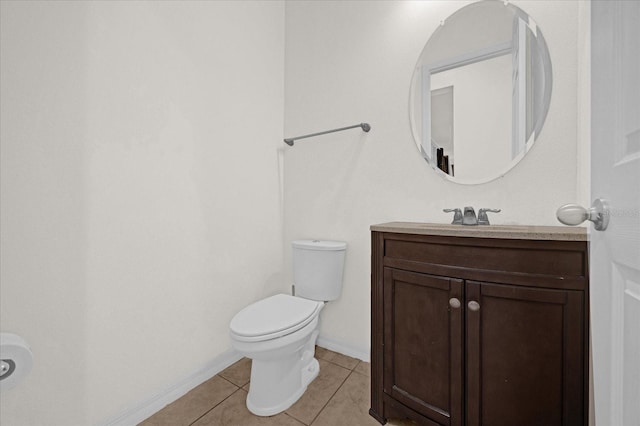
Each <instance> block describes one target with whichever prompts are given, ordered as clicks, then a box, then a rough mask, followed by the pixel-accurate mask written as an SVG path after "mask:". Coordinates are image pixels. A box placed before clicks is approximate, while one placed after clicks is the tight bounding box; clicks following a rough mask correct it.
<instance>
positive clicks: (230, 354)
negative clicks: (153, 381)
mask: <svg viewBox="0 0 640 426" xmlns="http://www.w3.org/2000/svg"><path fill="white" fill-rule="evenodd" d="M241 358H242V355H240V354H239V353H237V352H236V351H234V350H233V349H229V350H227V351H226V352H223V353H221V354H220V355H218V356H217V357H215V358H214V359H213V360H211V361H210V362H208V363H207V364H206V365H205V366H204V367H202V368H201V369H199V370H198V371H195V372H194V373H192V374H190V375H189V376H188V377H185V378H184V379H182V380H180V381H178V382H177V383H175V384H174V385H173V386H170V387H169V388H167V389H165V390H163V391H161V392H158V393H157V394H155V395H153V396H151V397H150V398H147V399H146V400H144V401H142V402H140V403H139V404H136V405H135V406H133V407H131V408H130V409H128V410H127V411H125V412H124V413H122V414H120V415H119V416H117V417H114V418H112V419H110V420H108V421H106V422H104V423H102V425H103V426H132V425H137V424H138V423H140V422H142V421H143V420H145V419H147V418H149V417H151V416H152V415H153V414H155V413H157V412H158V411H160V410H161V409H163V408H164V407H165V406H167V405H169V404H171V403H172V402H173V401H175V400H177V399H178V398H180V397H182V396H184V395H185V394H186V393H187V392H189V391H190V390H191V389H193V388H195V387H196V386H198V385H200V384H202V383H204V382H206V381H207V380H209V379H210V378H212V377H213V376H215V375H216V374H218V373H219V372H221V371H222V370H224V369H225V368H227V367H228V366H230V365H231V364H233V363H234V362H236V361H239V360H240V359H241Z"/></svg>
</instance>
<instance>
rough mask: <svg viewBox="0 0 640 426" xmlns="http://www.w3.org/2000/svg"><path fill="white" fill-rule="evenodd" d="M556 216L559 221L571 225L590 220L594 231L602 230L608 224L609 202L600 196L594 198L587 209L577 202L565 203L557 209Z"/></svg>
mask: <svg viewBox="0 0 640 426" xmlns="http://www.w3.org/2000/svg"><path fill="white" fill-rule="evenodd" d="M556 217H557V218H558V220H559V221H560V222H561V223H564V224H565V225H571V226H575V225H580V224H581V223H582V222H584V221H585V220H590V221H591V222H593V224H594V225H595V226H594V228H595V229H596V231H604V230H605V229H607V226H608V225H609V204H608V203H607V202H606V201H605V200H603V199H602V198H596V200H595V201H594V202H593V204H591V208H589V209H585V208H584V207H582V206H579V205H577V204H565V205H564V206H562V207H560V208H559V209H558V211H557V212H556Z"/></svg>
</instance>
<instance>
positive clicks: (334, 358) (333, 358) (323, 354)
mask: <svg viewBox="0 0 640 426" xmlns="http://www.w3.org/2000/svg"><path fill="white" fill-rule="evenodd" d="M316 358H317V359H324V360H325V361H329V362H332V363H334V364H338V365H339V366H340V367H344V368H348V369H349V370H353V369H354V368H355V366H356V365H358V362H360V361H359V360H357V359H355V358H351V357H350V356H346V355H342V354H339V353H337V352H333V351H330V350H329V349H325V348H321V347H319V346H316Z"/></svg>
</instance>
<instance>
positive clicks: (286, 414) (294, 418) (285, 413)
mask: <svg viewBox="0 0 640 426" xmlns="http://www.w3.org/2000/svg"><path fill="white" fill-rule="evenodd" d="M282 414H284V415H285V416H287V417H289V418H292V419H293V420H295V421H296V422H298V423H300V424H301V425H305V426H308V425H307V424H306V423H305V422H303V421H302V420H299V419H297V418H296V417H293V416H292V415H291V414H289V413H287V410H285V411H283V412H282Z"/></svg>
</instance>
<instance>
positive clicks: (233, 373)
mask: <svg viewBox="0 0 640 426" xmlns="http://www.w3.org/2000/svg"><path fill="white" fill-rule="evenodd" d="M219 375H220V376H222V377H224V378H225V379H227V380H229V381H230V382H231V383H233V384H234V385H236V386H239V387H242V386H244V385H246V384H247V383H249V379H251V360H250V359H249V358H242V359H241V360H240V361H238V362H236V363H235V364H233V365H230V366H229V367H227V368H226V369H225V370H224V371H222V372H221V373H220V374H219Z"/></svg>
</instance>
